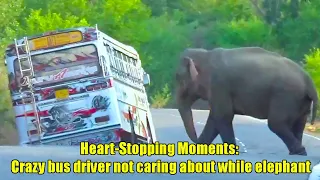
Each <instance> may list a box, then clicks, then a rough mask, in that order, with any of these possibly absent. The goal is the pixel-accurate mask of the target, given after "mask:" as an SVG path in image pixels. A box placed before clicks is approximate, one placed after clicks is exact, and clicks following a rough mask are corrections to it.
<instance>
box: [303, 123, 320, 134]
mask: <svg viewBox="0 0 320 180" xmlns="http://www.w3.org/2000/svg"><path fill="white" fill-rule="evenodd" d="M305 131H306V132H311V133H319V134H320V121H316V122H315V123H314V125H312V126H311V125H310V123H307V125H306V128H305Z"/></svg>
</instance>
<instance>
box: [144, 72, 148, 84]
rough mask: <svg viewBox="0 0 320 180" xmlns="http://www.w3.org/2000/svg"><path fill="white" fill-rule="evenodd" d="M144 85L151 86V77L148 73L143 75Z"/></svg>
mask: <svg viewBox="0 0 320 180" xmlns="http://www.w3.org/2000/svg"><path fill="white" fill-rule="evenodd" d="M143 84H144V85H150V76H149V74H147V73H144V74H143Z"/></svg>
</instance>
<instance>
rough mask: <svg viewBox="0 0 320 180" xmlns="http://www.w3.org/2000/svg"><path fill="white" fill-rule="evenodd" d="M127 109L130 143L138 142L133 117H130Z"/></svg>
mask: <svg viewBox="0 0 320 180" xmlns="http://www.w3.org/2000/svg"><path fill="white" fill-rule="evenodd" d="M128 111H129V123H130V128H131V143H132V144H136V143H137V142H138V139H137V135H136V132H135V131H134V124H133V118H132V114H131V111H130V109H129V110H128Z"/></svg>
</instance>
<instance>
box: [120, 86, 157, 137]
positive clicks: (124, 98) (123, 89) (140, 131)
mask: <svg viewBox="0 0 320 180" xmlns="http://www.w3.org/2000/svg"><path fill="white" fill-rule="evenodd" d="M115 88H116V92H117V97H118V103H119V110H120V111H121V113H122V128H123V129H124V130H126V131H127V132H131V127H130V123H129V114H128V109H129V107H130V110H131V113H132V117H133V124H134V129H135V133H136V134H137V135H139V136H141V137H144V138H147V137H148V135H147V133H148V132H147V128H148V123H147V115H148V121H149V126H150V128H151V133H152V137H153V139H154V138H155V137H156V135H155V130H154V124H153V121H152V118H150V117H151V114H149V113H150V112H149V113H148V111H149V107H148V101H147V99H146V95H145V94H144V93H142V92H139V91H138V90H136V89H134V88H131V87H130V86H128V85H125V84H123V83H121V82H119V81H115Z"/></svg>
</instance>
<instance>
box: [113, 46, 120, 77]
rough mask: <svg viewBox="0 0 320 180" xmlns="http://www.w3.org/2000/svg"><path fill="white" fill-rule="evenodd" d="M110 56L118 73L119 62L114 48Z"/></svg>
mask: <svg viewBox="0 0 320 180" xmlns="http://www.w3.org/2000/svg"><path fill="white" fill-rule="evenodd" d="M112 56H113V59H114V62H115V68H116V72H117V73H118V71H119V70H120V64H119V60H118V58H117V52H116V50H114V49H113V50H112Z"/></svg>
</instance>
